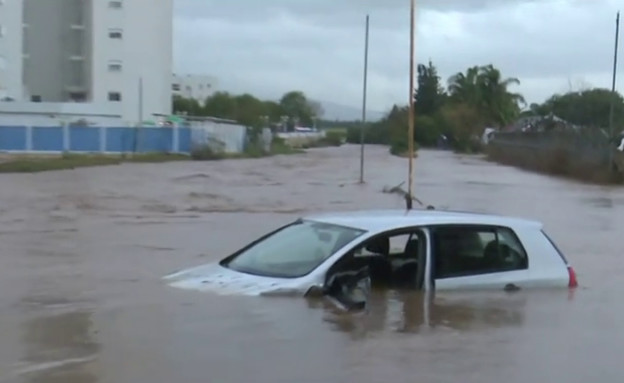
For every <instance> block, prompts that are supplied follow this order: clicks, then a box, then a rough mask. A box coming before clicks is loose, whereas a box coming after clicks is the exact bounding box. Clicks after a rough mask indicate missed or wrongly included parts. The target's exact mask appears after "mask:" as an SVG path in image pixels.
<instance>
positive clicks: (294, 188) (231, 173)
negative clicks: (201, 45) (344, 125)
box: [0, 146, 624, 383]
mask: <svg viewBox="0 0 624 383" xmlns="http://www.w3.org/2000/svg"><path fill="white" fill-rule="evenodd" d="M358 155H359V148H358V147H349V146H347V147H342V148H331V149H314V150H310V151H309V152H308V153H306V154H302V155H294V156H282V157H274V158H268V159H260V160H232V161H219V162H188V163H182V162H179V163H169V164H125V165H120V166H110V167H101V168H84V169H78V170H71V171H61V172H50V173H40V174H20V175H0V382H2V383H5V382H33V383H34V382H37V383H40V382H48V383H56V382H67V383H95V382H114V383H122V382H128V383H142V382H145V383H148V382H149V383H157V382H163V383H171V382H179V383H182V382H189V383H199V382H215V383H228V382H236V383H251V382H253V383H264V382H267V383H269V382H270V383H282V382H283V383H294V382H310V383H312V382H315V383H316V382H318V383H328V382H358V383H362V382H384V383H387V382H392V383H399V382H410V383H413V382H428V383H434V382H462V383H467V382H475V383H477V382H478V383H483V382H522V383H526V382H567V383H571V382H592V381H595V382H618V383H619V382H622V381H623V380H624V357H623V355H624V299H623V298H622V293H621V291H622V286H624V242H623V241H624V190H622V189H617V188H607V187H601V186H593V185H584V184H579V183H575V182H570V181H566V180H561V179H553V178H549V177H546V176H542V175H537V174H534V173H529V172H525V171H522V170H518V169H515V168H511V167H505V166H500V165H496V164H493V163H489V162H486V161H483V160H481V159H480V158H478V157H466V156H457V155H454V154H452V153H448V152H436V151H422V152H421V153H420V156H419V158H418V159H417V161H416V177H415V185H416V187H415V191H416V194H417V196H418V197H419V198H420V199H422V200H424V201H425V202H426V203H428V204H433V205H436V206H439V207H448V208H459V209H469V210H476V211H484V212H496V213H502V214H511V215H518V216H522V217H529V218H536V219H539V220H541V221H543V222H544V223H545V226H546V229H547V230H548V231H549V233H550V234H551V236H552V237H553V238H554V239H555V240H556V241H557V242H558V243H559V244H560V247H561V248H562V250H563V251H564V252H565V253H566V255H567V257H568V259H569V260H570V261H571V262H572V263H573V265H574V267H575V269H576V271H577V274H578V278H579V282H580V287H579V288H578V289H577V290H575V291H574V292H569V291H568V290H564V291H540V292H527V291H520V292H516V293H513V294H510V293H505V292H502V291H501V292H493V293H478V294H477V293H470V294H467V293H463V294H460V293H445V294H436V295H435V296H434V297H429V298H427V299H426V298H423V297H422V296H421V295H419V294H416V293H396V292H387V293H383V292H376V293H375V294H374V295H373V297H372V300H371V302H372V303H371V308H370V313H368V314H366V315H362V314H360V315H347V314H341V313H339V312H336V311H335V310H333V309H332V308H331V307H329V306H327V305H326V304H325V303H324V302H323V301H312V300H306V299H303V298H254V297H236V296H229V297H219V296H214V295H211V294H205V293H204V294H202V293H198V292H193V291H183V290H176V289H172V288H171V287H168V286H166V285H164V284H163V283H162V281H161V279H160V278H161V277H162V276H163V275H165V274H167V273H169V272H172V271H175V270H178V269H181V268H187V267H190V266H194V265H197V264H201V263H204V262H208V261H211V260H217V259H219V258H221V257H223V256H225V255H227V254H229V253H230V252H232V251H234V250H236V249H237V248H238V247H239V246H241V245H243V244H245V243H246V242H248V241H250V240H252V239H254V238H255V237H256V236H259V235H260V234H263V233H265V232H266V231H269V230H271V229H273V228H274V227H276V226H277V225H280V224H283V223H286V222H287V221H289V220H291V219H293V218H295V217H297V216H299V215H301V214H305V213H306V212H316V211H319V210H348V209H361V208H402V207H403V206H404V205H403V201H402V200H401V199H400V197H398V196H395V195H388V194H383V193H381V190H382V188H383V187H384V186H394V185H396V184H398V183H400V182H401V181H403V180H405V179H406V178H407V162H406V160H403V159H398V158H395V157H391V156H390V155H388V154H387V149H385V148H379V147H368V148H367V150H366V163H365V166H366V172H365V179H366V181H367V183H366V184H365V185H359V184H357V180H358V177H359V158H358Z"/></svg>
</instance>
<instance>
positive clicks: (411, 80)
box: [407, 0, 416, 209]
mask: <svg viewBox="0 0 624 383" xmlns="http://www.w3.org/2000/svg"><path fill="white" fill-rule="evenodd" d="M414 3H415V0H411V7H410V60H409V61H410V70H409V75H410V78H409V116H408V124H409V126H408V134H407V144H408V152H409V153H408V154H409V183H408V189H407V194H408V195H407V208H408V209H411V208H412V198H413V196H414V194H413V183H414V10H415V8H416V6H415V4H414Z"/></svg>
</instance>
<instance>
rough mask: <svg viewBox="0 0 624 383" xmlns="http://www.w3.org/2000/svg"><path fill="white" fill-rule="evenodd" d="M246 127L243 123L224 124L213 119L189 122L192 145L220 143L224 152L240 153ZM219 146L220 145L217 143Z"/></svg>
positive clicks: (245, 134)
mask: <svg viewBox="0 0 624 383" xmlns="http://www.w3.org/2000/svg"><path fill="white" fill-rule="evenodd" d="M246 138H247V128H246V127H244V126H243V125H235V124H224V123H219V122H214V121H201V122H192V123H191V142H192V145H193V146H199V147H201V146H204V145H209V146H210V147H213V146H212V145H214V144H215V143H217V142H218V143H219V144H222V148H223V150H224V151H225V153H241V152H243V150H245V140H246ZM218 146H221V145H218Z"/></svg>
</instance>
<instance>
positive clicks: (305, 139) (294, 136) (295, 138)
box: [277, 130, 325, 147]
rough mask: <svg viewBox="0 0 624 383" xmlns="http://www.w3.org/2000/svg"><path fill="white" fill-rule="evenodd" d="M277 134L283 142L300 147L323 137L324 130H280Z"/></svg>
mask: <svg viewBox="0 0 624 383" xmlns="http://www.w3.org/2000/svg"><path fill="white" fill-rule="evenodd" d="M277 136H278V137H279V138H281V139H283V140H284V143H286V145H289V146H293V147H302V146H305V145H310V144H311V143H313V142H316V141H319V140H321V139H323V138H324V137H325V131H324V130H323V131H320V132H287V133H285V132H282V133H277Z"/></svg>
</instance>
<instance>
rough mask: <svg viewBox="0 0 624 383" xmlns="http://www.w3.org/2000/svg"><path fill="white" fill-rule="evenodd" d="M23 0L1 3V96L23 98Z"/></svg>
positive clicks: (6, 0)
mask: <svg viewBox="0 0 624 383" xmlns="http://www.w3.org/2000/svg"><path fill="white" fill-rule="evenodd" d="M22 14H23V12H22V0H11V1H8V0H5V1H4V4H1V5H0V26H2V30H3V32H4V36H3V37H0V98H3V97H12V98H14V99H16V100H20V99H22V96H23V95H22Z"/></svg>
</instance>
